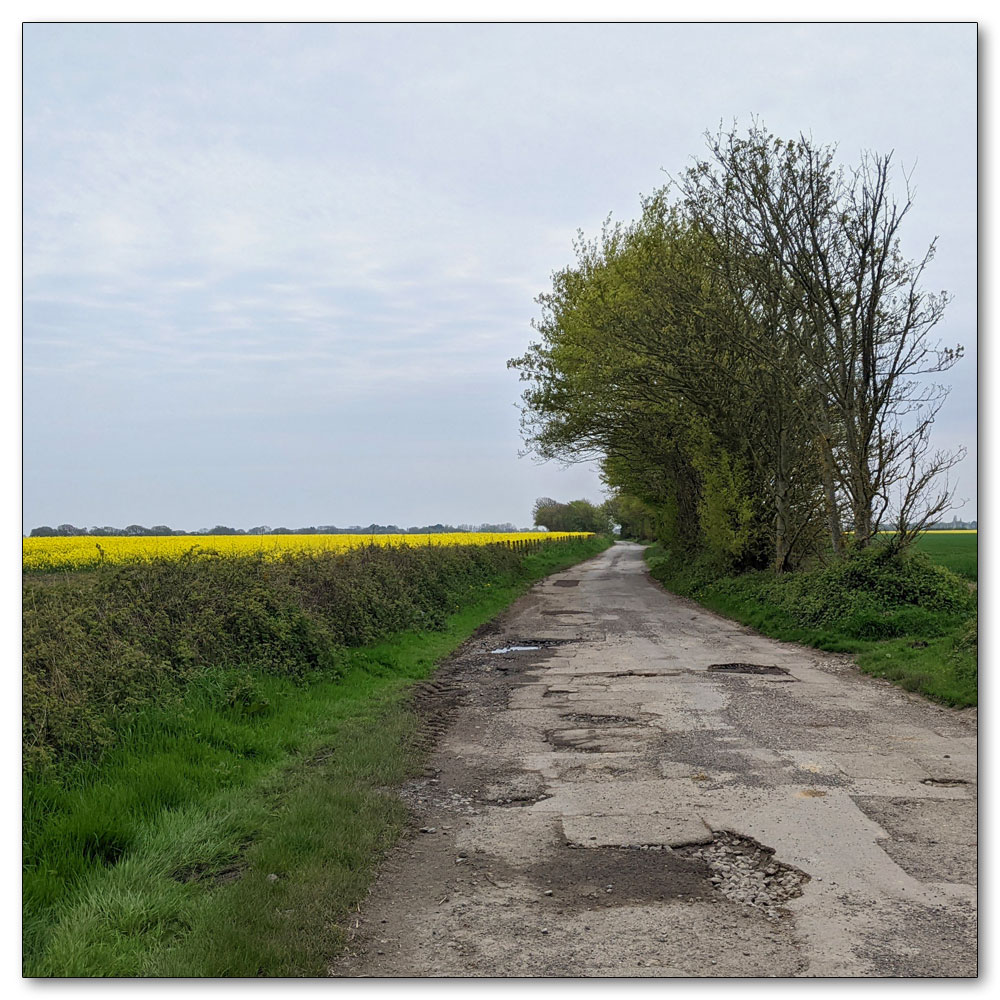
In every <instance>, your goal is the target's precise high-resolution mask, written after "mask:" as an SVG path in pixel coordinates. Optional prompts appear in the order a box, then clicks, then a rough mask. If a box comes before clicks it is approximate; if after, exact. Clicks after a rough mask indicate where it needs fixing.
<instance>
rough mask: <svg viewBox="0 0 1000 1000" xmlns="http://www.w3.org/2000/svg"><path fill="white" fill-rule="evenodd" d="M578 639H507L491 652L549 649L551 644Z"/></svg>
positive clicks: (557, 644)
mask: <svg viewBox="0 0 1000 1000" xmlns="http://www.w3.org/2000/svg"><path fill="white" fill-rule="evenodd" d="M579 641H580V640H579V639H522V638H520V637H518V638H516V639H510V638H508V639H507V642H506V644H505V645H503V646H499V647H497V648H496V649H491V650H490V652H491V653H520V652H529V651H532V650H538V649H549V648H551V647H553V646H565V645H567V643H571V642H579Z"/></svg>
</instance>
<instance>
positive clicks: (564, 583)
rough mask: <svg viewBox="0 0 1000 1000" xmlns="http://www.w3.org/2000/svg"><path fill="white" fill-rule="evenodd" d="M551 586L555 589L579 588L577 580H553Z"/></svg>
mask: <svg viewBox="0 0 1000 1000" xmlns="http://www.w3.org/2000/svg"><path fill="white" fill-rule="evenodd" d="M553 586H555V587H579V586H580V581H579V580H554V581H553Z"/></svg>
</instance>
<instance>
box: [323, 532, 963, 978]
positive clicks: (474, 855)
mask: <svg viewBox="0 0 1000 1000" xmlns="http://www.w3.org/2000/svg"><path fill="white" fill-rule="evenodd" d="M510 646H536V647H539V648H537V649H524V650H511V651H508V652H501V653H495V652H492V650H495V649H500V648H505V647H510ZM719 665H722V667H723V669H717V667H718V666H719ZM727 665H729V666H728V667H727ZM734 665H735V666H734ZM747 665H750V669H751V671H754V668H756V671H762V670H763V671H764V672H746V671H747ZM713 668H715V669H713ZM418 704H419V706H420V708H421V710H422V711H423V712H424V713H425V715H426V718H427V728H426V731H425V737H426V739H427V741H428V744H429V745H431V744H433V746H434V749H433V752H432V754H431V757H430V764H429V767H428V769H427V771H426V773H425V774H424V775H423V776H422V777H420V778H418V779H416V780H414V781H412V782H410V783H409V784H408V785H407V786H406V787H405V788H404V790H403V795H404V797H405V798H406V800H407V801H408V802H409V804H410V805H411V806H412V808H413V813H414V826H413V828H412V830H411V831H410V832H409V833H408V834H407V836H406V837H405V838H404V839H403V841H402V843H401V844H400V845H399V846H398V847H397V848H395V849H394V850H393V851H392V852H391V853H390V855H389V857H388V859H387V861H386V863H385V864H384V866H383V868H382V870H381V874H380V876H379V879H378V881H377V883H376V885H375V887H374V889H373V891H372V894H371V896H370V898H369V899H368V900H367V901H366V902H365V903H364V904H362V906H361V909H360V912H359V913H358V914H357V915H356V919H355V920H354V921H352V924H351V927H350V929H349V934H350V936H351V940H350V943H349V947H348V949H347V952H346V954H345V955H344V956H343V957H342V959H340V960H338V962H337V964H336V965H335V967H334V968H332V969H331V973H332V974H333V975H337V976H699V977H700V976H720V977H726V976H973V975H975V974H976V969H977V954H976V913H977V908H976V829H977V822H976V821H977V807H976V760H977V754H976V729H977V726H976V713H975V711H968V710H966V711H957V710H953V709H947V708H943V707H940V706H936V705H933V704H931V703H928V702H926V701H924V700H923V699H921V698H919V697H918V696H916V695H910V694H907V693H906V692H903V691H901V690H899V689H896V688H894V687H892V686H890V685H889V684H887V683H885V682H883V681H878V680H874V679H871V678H867V677H864V676H862V675H860V674H859V673H858V672H857V670H856V669H855V668H854V667H853V666H852V665H851V663H850V660H849V659H848V658H846V657H842V656H834V655H831V654H826V653H821V652H818V651H815V650H810V649H805V648H803V647H799V646H796V645H793V644H789V643H779V642H776V641H773V640H770V639H766V638H763V637H761V636H759V635H757V634H756V633H754V632H752V631H751V630H749V629H747V628H744V627H742V626H739V625H737V624H735V623H733V622H730V621H728V620H726V619H723V618H720V617H719V616H717V615H714V614H712V613H710V612H708V611H705V610H704V609H702V608H700V607H699V606H697V605H695V604H693V603H692V602H690V601H688V600H685V599H682V598H678V597H675V596H672V595H670V594H667V593H666V592H665V591H664V590H663V589H662V588H661V587H659V585H658V584H656V583H655V582H654V581H652V580H651V579H650V578H649V576H648V574H647V573H646V570H645V564H644V563H643V560H642V549H641V547H640V546H637V545H631V544H628V543H618V544H616V545H615V546H614V547H612V548H611V549H609V550H608V551H606V552H605V553H602V554H601V555H600V556H598V557H596V558H594V559H592V560H590V561H588V562H586V563H583V564H581V565H579V566H576V567H574V568H572V569H570V570H567V571H565V572H563V573H560V574H557V575H555V576H552V577H549V578H548V579H547V580H545V581H543V582H542V583H540V584H538V585H537V586H536V587H535V588H534V589H533V590H532V591H531V592H530V593H529V594H527V595H526V596H525V597H523V598H522V599H521V600H519V601H518V602H517V603H516V604H515V605H514V606H513V607H512V608H511V609H509V611H508V612H507V613H506V614H505V615H504V616H502V617H501V618H500V619H497V620H496V621H495V622H493V623H491V625H490V626H488V627H487V628H486V629H484V630H480V632H479V633H478V634H477V636H475V637H474V638H473V639H472V640H471V641H470V642H468V643H466V645H465V646H464V647H463V648H462V649H461V650H460V651H459V652H458V653H457V654H456V655H455V656H454V657H453V658H452V659H451V660H450V661H449V662H448V663H446V664H444V665H443V666H442V668H441V670H440V671H439V673H438V674H437V675H436V678H435V680H434V681H432V682H430V683H429V684H427V685H425V686H424V687H423V688H422V690H421V691H420V694H419V697H418Z"/></svg>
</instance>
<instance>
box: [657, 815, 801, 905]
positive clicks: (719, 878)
mask: <svg viewBox="0 0 1000 1000" xmlns="http://www.w3.org/2000/svg"><path fill="white" fill-rule="evenodd" d="M676 853H678V854H680V855H681V856H682V857H686V858H690V859H692V860H697V861H703V862H705V863H706V864H707V865H708V867H709V868H710V869H711V872H712V874H711V876H710V881H711V883H712V885H713V886H714V887H715V889H716V891H718V892H720V893H721V894H722V895H723V896H725V897H726V899H729V900H731V901H732V902H734V903H742V904H743V905H745V906H753V907H755V908H757V909H758V910H762V911H763V912H764V913H765V914H766V915H767V917H768V919H770V920H777V919H778V918H779V917H780V916H781V911H780V907H781V905H782V904H783V903H785V902H787V901H788V900H789V899H792V898H793V897H795V896H801V895H802V886H803V885H804V884H805V883H806V882H808V881H809V876H808V875H807V874H806V873H805V872H803V871H800V870H799V869H798V868H793V867H792V866H791V865H786V864H783V863H782V862H781V861H778V860H777V859H776V858H775V856H774V848H771V847H765V846H764V845H763V844H759V843H757V841H756V840H753V839H751V838H749V837H741V836H739V835H738V834H735V833H728V832H725V831H723V832H718V833H715V835H714V837H713V839H712V842H711V843H710V844H699V845H693V846H691V847H683V848H678V849H677V851H676Z"/></svg>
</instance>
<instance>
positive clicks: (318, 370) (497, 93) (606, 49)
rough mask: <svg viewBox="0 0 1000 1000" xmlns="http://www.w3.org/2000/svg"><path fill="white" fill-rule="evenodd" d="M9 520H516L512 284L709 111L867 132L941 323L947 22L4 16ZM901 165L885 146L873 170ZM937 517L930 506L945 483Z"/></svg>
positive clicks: (702, 127)
mask: <svg viewBox="0 0 1000 1000" xmlns="http://www.w3.org/2000/svg"><path fill="white" fill-rule="evenodd" d="M23 42H24V50H23V70H24V76H23V102H24V103H23V129H24V145H23V167H24V181H23V199H24V200H23V211H24V216H23V226H24V254H23V303H22V305H23V446H24V453H23V455H24V457H23V511H22V515H23V530H24V531H25V532H27V531H30V529H31V528H32V527H35V526H38V525H42V524H50V525H56V524H60V523H65V522H69V523H72V524H75V525H78V526H90V525H118V526H124V525H126V524H132V523H139V524H144V525H153V524H167V525H170V526H172V527H174V528H181V529H186V530H197V529H200V528H205V527H211V526H212V525H215V524H228V525H231V526H233V527H241V528H249V527H251V526H254V525H261V524H265V525H270V526H272V527H276V526H279V525H283V526H288V527H300V526H307V525H316V524H335V525H339V526H347V525H351V524H361V525H365V524H369V523H371V522H378V523H393V524H398V525H401V526H403V527H406V526H409V525H423V524H429V523H437V522H445V523H452V524H459V523H479V522H484V521H485V522H507V521H510V522H514V523H515V524H517V525H528V524H529V523H530V521H531V507H532V504H533V502H534V500H535V498H536V497H539V496H552V497H555V498H557V499H562V500H569V499H575V498H578V497H587V498H589V499H591V500H594V501H599V500H601V499H602V497H603V490H602V486H601V483H600V479H599V475H598V472H597V469H596V468H595V467H594V466H593V465H586V464H585V465H576V466H571V467H564V466H562V465H561V464H559V463H556V462H549V463H544V464H540V463H538V462H537V461H535V460H534V459H532V458H531V457H530V456H524V457H521V456H520V455H519V453H520V452H521V451H522V450H523V445H522V442H521V439H520V431H519V410H518V406H517V403H518V397H519V393H520V386H519V384H518V376H517V373H516V372H514V371H509V370H508V369H507V367H506V361H507V359H508V358H511V357H514V356H516V355H519V354H521V353H523V352H524V350H525V349H526V348H527V346H528V344H529V343H530V341H531V340H532V338H533V331H532V329H531V320H532V318H533V317H537V316H538V314H539V310H538V306H537V305H536V304H535V302H534V298H535V296H537V295H538V294H539V293H541V292H544V291H546V290H547V289H548V288H549V287H551V275H552V273H553V272H554V271H556V270H558V269H560V268H562V267H564V266H566V265H567V264H570V263H571V262H572V261H573V249H572V243H573V239H574V236H575V234H576V233H577V231H578V230H580V229H582V230H583V231H584V232H585V233H587V234H590V235H593V234H596V233H597V232H598V231H599V229H600V225H601V222H602V221H603V220H604V219H605V218H606V217H607V216H608V215H609V214H611V215H612V216H613V217H614V218H616V219H620V220H623V221H628V220H630V219H632V218H633V217H635V216H636V215H637V214H638V212H639V199H640V195H641V194H644V193H649V192H651V191H653V190H654V189H656V188H658V187H659V186H661V185H662V184H664V183H665V182H666V180H667V177H668V175H669V174H677V173H679V172H680V171H682V170H683V169H684V168H685V167H686V166H688V165H689V164H690V163H691V162H692V159H693V158H694V157H697V156H701V155H703V153H704V150H705V140H704V133H705V131H706V130H712V129H715V128H716V127H717V126H718V125H719V123H720V122H725V123H731V122H733V121H734V120H735V121H736V122H737V123H738V125H740V126H745V125H746V124H748V123H749V121H750V118H751V116H758V117H759V118H760V119H761V120H762V122H763V123H764V124H765V125H766V127H767V128H768V129H770V130H771V131H773V132H774V133H776V134H778V135H783V136H794V135H797V134H798V133H799V132H806V133H809V134H811V136H812V137H813V139H814V140H815V141H817V142H819V143H824V144H825V143H835V144H837V145H838V147H839V151H840V154H841V158H842V160H843V162H844V163H845V164H847V165H849V164H851V163H853V162H856V161H857V159H858V156H859V154H860V152H861V151H862V150H863V149H872V150H876V151H880V152H885V151H888V150H890V149H891V150H894V151H895V160H896V162H897V163H898V164H900V166H901V168H902V167H904V166H905V167H906V168H907V169H910V168H912V169H913V170H914V174H913V182H914V185H915V191H916V194H915V201H914V206H913V209H912V211H911V214H910V216H909V217H908V219H907V221H906V223H905V225H904V232H903V235H904V248H905V249H906V250H907V251H908V252H909V253H910V254H911V255H912V256H918V255H920V254H922V252H923V250H924V248H925V247H926V245H927V243H928V242H929V241H930V240H931V239H932V238H933V237H935V236H937V237H938V251H937V257H936V259H935V260H934V262H933V264H932V266H931V267H930V269H929V270H928V272H927V275H926V280H925V286H926V287H927V288H928V289H929V290H940V289H947V290H948V291H949V292H950V293H951V294H952V296H953V300H952V302H951V304H950V305H949V307H948V310H947V312H946V315H945V319H944V321H943V323H942V324H941V326H940V328H939V333H940V336H941V339H942V340H943V341H944V342H945V343H950V344H955V343H960V344H962V345H963V346H964V347H965V357H964V359H963V360H962V361H961V362H960V363H959V364H958V365H957V366H956V367H955V368H954V369H953V370H952V371H950V372H949V373H947V375H946V376H945V381H946V383H947V384H950V385H951V386H952V387H953V391H952V394H951V397H950V399H949V401H948V402H947V403H946V405H945V407H944V409H943V410H942V412H941V414H940V416H939V418H938V421H937V424H936V428H935V435H934V442H933V443H934V446H935V447H938V448H943V449H949V450H950V449H955V448H958V447H961V446H963V445H964V446H965V447H967V448H968V456H967V457H966V459H965V460H964V461H963V462H962V463H961V464H960V465H959V466H958V467H957V468H956V470H955V472H954V474H953V479H954V480H955V482H956V487H957V494H958V497H959V498H960V499H967V500H968V502H967V503H966V505H965V506H964V507H962V508H961V509H960V510H958V511H957V513H958V516H959V517H960V518H963V519H971V518H974V517H976V516H977V504H976V486H977V483H976V408H977V407H976V404H977V398H976V375H977V357H976V317H977V312H976V298H977V287H976V263H977V258H976V251H977V247H976V239H977V236H976V227H977V203H976V183H977V126H976V96H977V94H976V83H977V80H976V45H977V35H976V27H975V25H973V24H898V23H897V24H864V23H859V24H840V25H837V24H815V25H814V24H719V23H717V24H680V23H675V24H611V25H609V24H548V25H545V24H520V25H517V24H489V25H475V24H465V25H456V24H411V25H402V24H367V25H366V24H310V25H294V24H289V25H280V24H278V25H268V24H243V25H237V24H162V23H161V24H60V23H47V24H45V23H31V24H27V25H26V26H25V28H24V35H23ZM897 181H898V182H900V186H899V188H898V189H899V190H901V182H902V176H901V174H900V175H898V176H897ZM949 517H950V515H949Z"/></svg>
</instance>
